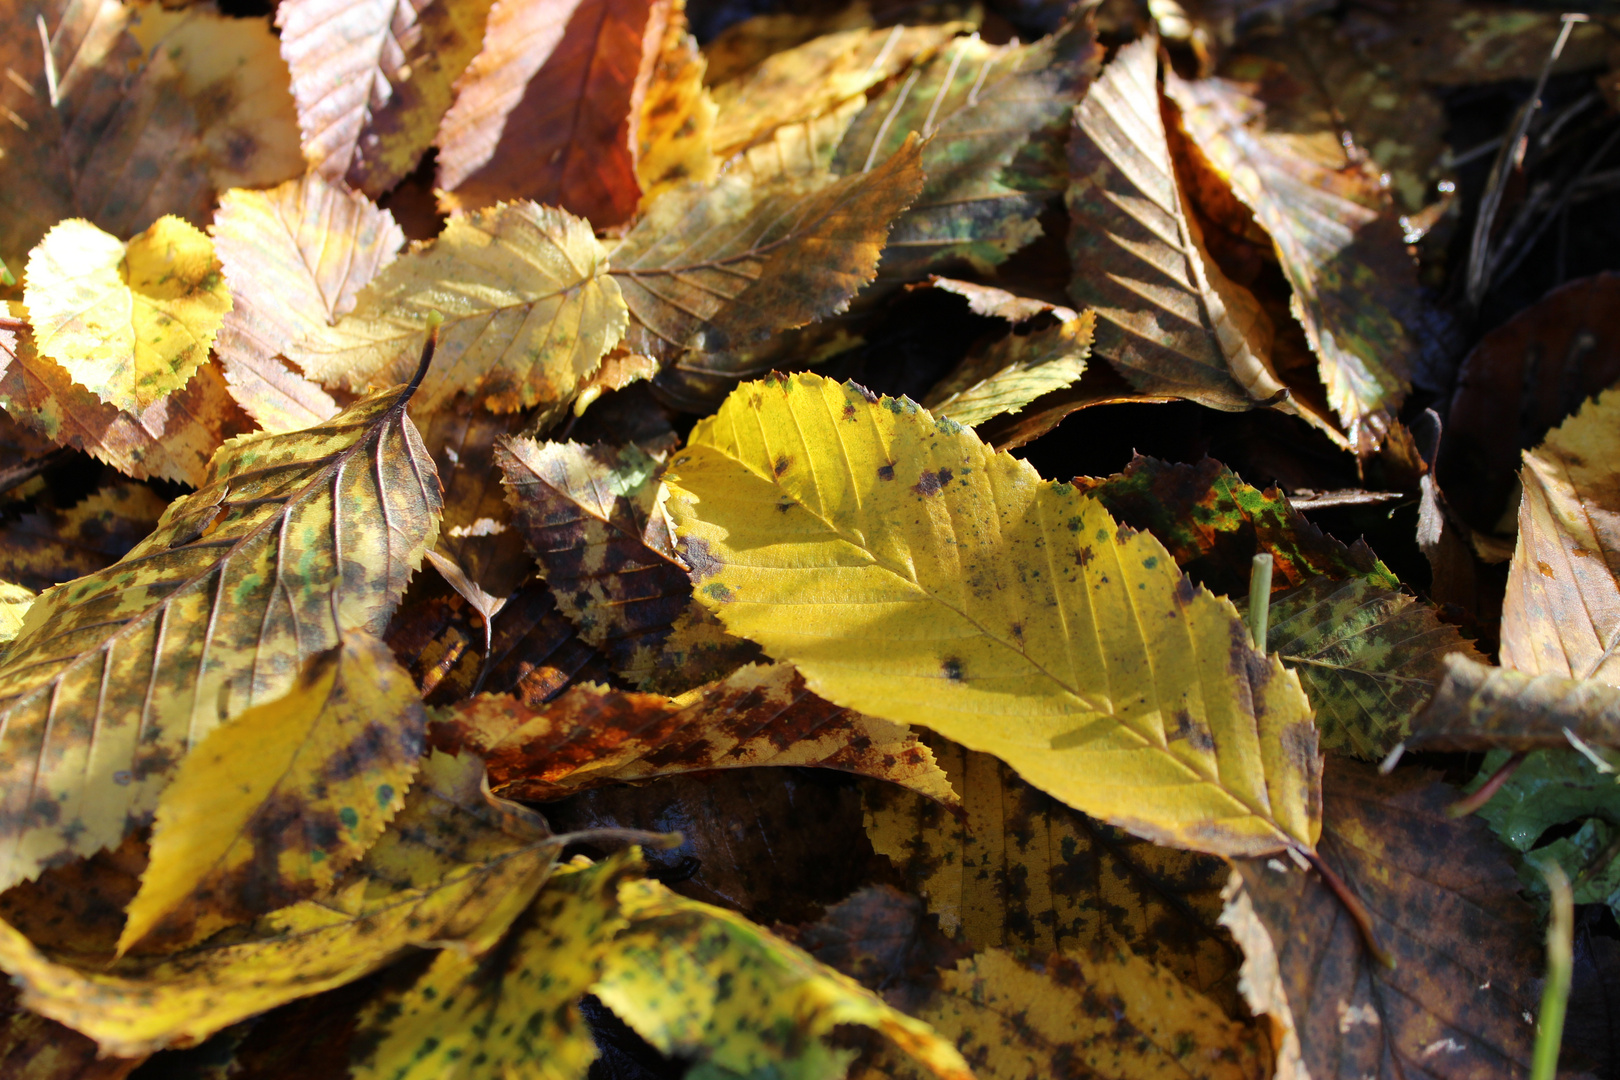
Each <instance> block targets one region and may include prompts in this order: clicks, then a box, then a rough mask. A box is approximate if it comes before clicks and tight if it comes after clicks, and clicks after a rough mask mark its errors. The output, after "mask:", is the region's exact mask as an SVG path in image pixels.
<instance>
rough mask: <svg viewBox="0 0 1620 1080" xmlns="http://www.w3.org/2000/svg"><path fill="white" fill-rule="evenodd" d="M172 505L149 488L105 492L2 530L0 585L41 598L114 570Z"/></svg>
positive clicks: (123, 487) (130, 485)
mask: <svg viewBox="0 0 1620 1080" xmlns="http://www.w3.org/2000/svg"><path fill="white" fill-rule="evenodd" d="M167 505H168V503H167V502H166V501H165V500H163V499H162V498H160V497H159V496H158V494H157V493H156V492H155V491H153V490H152V489H151V488H149V487H147V486H146V485H145V484H134V483H124V484H115V485H113V486H111V487H106V488H102V489H101V490H99V491H96V492H93V493H92V494H91V495H89V496H88V497H87V498H85V499H84V500H82V501H80V502H78V503H75V504H74V505H72V506H70V507H68V508H67V509H66V510H42V511H40V512H38V513H31V514H24V515H22V516H21V517H19V518H18V519H17V520H15V521H12V522H9V523H8V524H6V525H3V526H0V580H5V581H15V582H17V583H18V584H20V585H25V586H27V587H28V588H30V589H33V590H34V591H35V592H42V591H43V590H45V589H48V588H50V587H51V586H52V585H58V584H60V583H62V582H64V581H69V580H71V579H73V578H76V577H81V576H83V575H85V574H90V573H94V572H95V571H97V570H100V569H101V568H102V567H104V566H110V565H111V564H113V563H115V562H117V561H118V560H119V559H121V558H122V557H123V556H124V554H125V553H126V552H127V551H129V549H130V548H132V547H134V546H135V545H136V544H137V543H139V542H140V541H141V540H142V539H143V538H144V537H145V536H146V534H147V533H149V532H151V531H152V528H153V527H154V526H155V525H157V523H158V519H159V518H160V517H162V516H163V508H164V507H165V506H167Z"/></svg>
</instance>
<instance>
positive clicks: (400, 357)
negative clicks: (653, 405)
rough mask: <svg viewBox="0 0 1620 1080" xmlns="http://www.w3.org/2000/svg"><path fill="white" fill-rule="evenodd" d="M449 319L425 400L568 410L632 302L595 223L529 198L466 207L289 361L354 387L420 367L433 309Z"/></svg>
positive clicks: (425, 405)
mask: <svg viewBox="0 0 1620 1080" xmlns="http://www.w3.org/2000/svg"><path fill="white" fill-rule="evenodd" d="M430 311H438V312H440V313H442V314H443V316H444V326H443V327H442V328H441V329H440V331H439V347H438V358H437V359H436V360H435V361H434V364H433V369H432V370H431V371H429V372H428V375H427V377H426V378H425V379H424V380H423V381H422V388H421V390H420V391H419V393H418V395H417V397H416V399H415V403H416V407H417V408H418V409H419V410H422V411H424V412H427V411H433V410H436V409H438V408H440V407H441V406H443V405H445V404H446V403H448V402H449V400H450V399H451V398H452V397H454V396H455V395H456V394H457V393H464V394H467V395H469V396H471V397H472V398H473V399H474V400H475V401H476V402H478V403H479V404H480V405H483V406H485V407H487V408H489V409H491V410H493V411H495V412H513V411H515V410H517V409H523V408H529V407H531V406H534V405H540V404H544V405H547V406H551V407H560V406H562V405H564V404H566V403H567V402H568V401H570V400H571V399H572V398H573V394H574V390H575V388H576V387H577V386H578V385H579V382H580V380H582V379H584V378H585V377H586V376H588V375H590V374H591V373H592V372H593V371H595V370H596V366H597V364H598V363H599V362H600V361H601V359H602V356H603V355H604V354H605V353H606V352H607V351H608V350H609V349H611V348H612V347H613V346H614V345H616V344H618V342H619V339H620V337H622V336H623V334H624V329H625V314H624V302H623V301H622V300H621V299H620V297H619V285H618V282H617V281H616V280H615V279H614V278H612V277H610V276H609V275H608V273H607V251H606V249H605V248H603V247H602V245H601V243H600V242H598V241H597V239H596V237H594V236H593V235H591V230H590V226H589V224H588V223H586V222H584V221H582V220H580V219H579V218H576V217H572V216H570V215H569V214H567V213H564V212H563V211H561V210H557V209H554V208H552V207H546V206H537V205H535V204H534V203H531V202H523V203H511V204H507V203H501V204H499V205H497V206H494V207H492V208H490V209H488V210H481V211H477V212H474V213H470V214H458V215H456V216H455V217H453V218H451V219H450V223H449V224H448V225H446V226H445V228H444V232H443V233H441V234H440V235H439V237H438V239H436V240H433V241H431V242H429V243H427V244H425V245H422V246H419V247H417V248H415V249H413V250H411V251H409V252H407V253H406V254H405V255H403V256H401V257H400V258H398V259H396V260H395V261H394V262H392V263H389V264H388V265H387V266H386V267H384V268H383V269H382V271H381V272H380V273H379V274H378V275H377V276H376V277H375V278H373V279H372V281H371V283H370V284H369V285H367V286H366V287H365V288H364V289H363V290H361V292H360V296H359V298H358V300H357V301H356V306H355V310H354V311H353V312H352V313H351V314H349V315H347V316H345V317H344V318H343V319H342V321H340V322H339V323H338V324H337V325H335V326H330V327H320V328H317V329H315V330H313V331H312V332H311V333H309V334H308V335H307V336H305V337H304V338H303V339H302V340H301V341H299V342H298V343H296V344H294V345H293V346H292V347H291V348H289V349H288V351H287V357H288V359H290V360H292V361H293V362H294V363H296V364H298V365H299V366H300V367H302V368H303V369H304V371H305V373H306V374H308V375H309V376H310V377H312V378H314V379H318V380H320V381H322V382H341V383H343V384H345V385H347V386H348V387H349V388H350V389H352V390H361V389H364V388H366V387H367V386H370V385H373V384H377V385H386V384H388V383H390V382H395V381H398V380H399V379H402V378H404V377H405V376H407V375H408V374H409V373H410V368H411V365H413V364H414V363H415V357H416V356H417V354H418V353H420V352H421V349H422V345H423V343H424V342H425V341H426V340H427V322H426V320H427V316H428V313H429V312H430Z"/></svg>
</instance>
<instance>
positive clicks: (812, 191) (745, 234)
mask: <svg viewBox="0 0 1620 1080" xmlns="http://www.w3.org/2000/svg"><path fill="white" fill-rule="evenodd" d="M920 160H921V150H920V146H919V144H918V143H917V141H916V140H908V141H907V142H906V144H905V145H904V147H902V148H901V149H900V150H899V151H898V152H896V153H895V154H894V156H893V157H891V158H889V159H888V160H887V161H885V162H883V163H882V164H881V165H880V166H879V167H878V168H876V169H873V170H872V171H871V172H869V173H862V174H859V175H856V176H848V177H844V178H842V179H836V178H834V177H832V176H831V175H830V174H827V173H824V172H822V173H812V174H806V175H798V176H794V177H791V178H786V179H782V180H779V181H776V182H774V183H771V184H767V185H765V186H764V187H755V186H753V185H752V184H750V183H748V182H747V181H745V180H744V179H742V178H740V177H733V176H730V175H726V176H722V177H721V178H720V179H719V180H718V181H717V182H716V183H714V184H713V185H710V186H708V187H704V186H702V185H697V184H693V185H689V186H687V187H685V188H682V189H679V190H677V191H672V192H670V193H668V194H666V195H665V196H664V197H663V198H661V199H659V200H658V201H657V202H656V203H655V204H654V205H653V206H652V207H650V208H649V210H648V213H647V215H646V216H645V217H643V218H642V219H641V221H640V222H638V223H637V225H636V227H635V228H634V229H632V230H631V231H630V234H629V235H628V236H626V237H625V238H624V241H623V243H621V244H620V245H619V246H618V247H616V248H614V249H613V253H612V258H613V268H612V271H611V273H612V275H613V278H614V280H615V281H617V282H618V285H619V287H620V288H621V289H622V290H623V291H624V302H625V304H626V305H628V307H629V308H630V318H631V325H630V330H629V332H628V334H627V335H626V342H625V343H626V344H627V345H628V346H629V348H630V349H631V350H632V351H635V352H638V353H643V354H645V355H648V356H654V357H657V358H659V359H661V360H668V359H671V358H673V357H675V356H677V355H678V354H679V353H681V352H682V351H684V350H687V349H692V350H698V351H703V352H717V351H722V350H726V349H733V348H739V347H742V346H745V345H750V344H753V343H756V342H759V341H762V340H764V339H765V338H766V337H768V336H769V335H770V334H773V333H775V332H777V331H780V330H787V329H791V328H793V327H796V326H803V325H805V324H806V323H810V322H814V321H815V320H817V319H820V318H824V317H825V316H827V315H831V314H833V313H835V312H839V311H842V310H844V308H845V307H846V306H847V305H848V304H849V301H850V298H851V297H853V296H854V295H855V294H856V293H857V292H859V291H860V290H861V288H863V287H864V286H866V285H867V284H868V283H870V282H871V280H872V277H873V275H874V274H875V273H876V272H877V263H878V256H879V255H880V254H881V252H882V251H883V245H884V243H885V241H886V239H887V237H888V235H889V226H890V224H891V223H892V222H893V221H894V219H895V218H896V217H897V216H898V215H899V214H900V212H901V211H902V210H904V209H905V208H906V207H907V206H908V205H910V203H911V201H912V199H914V198H915V197H916V195H917V192H918V191H919V190H920V189H921V187H922V184H923V172H922V169H921V167H920ZM660 383H661V384H662V383H663V379H660ZM679 385H680V384H678V383H677V384H676V386H677V387H679Z"/></svg>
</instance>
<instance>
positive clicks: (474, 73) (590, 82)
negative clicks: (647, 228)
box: [434, 0, 669, 228]
mask: <svg viewBox="0 0 1620 1080" xmlns="http://www.w3.org/2000/svg"><path fill="white" fill-rule="evenodd" d="M668 19H669V0H564V2H562V3H549V4H547V3H532V2H525V0H495V3H494V4H493V5H492V6H491V7H490V9H489V23H488V26H487V28H486V29H485V30H484V44H483V48H482V49H481V50H480V51H479V53H478V55H477V56H475V57H473V59H472V62H471V63H470V64H468V65H467V69H466V71H464V72H463V73H462V75H461V77H460V79H458V80H457V82H456V102H455V104H454V105H452V106H451V107H450V110H449V111H448V112H447V113H445V115H444V121H443V122H442V123H441V124H440V126H439V133H438V135H437V136H436V137H435V139H434V145H435V146H437V147H438V148H439V171H438V182H437V184H436V185H435V186H436V187H437V188H439V189H441V190H443V191H444V192H446V193H447V194H446V195H445V196H443V200H444V201H445V202H446V203H447V204H448V208H457V209H462V210H477V209H479V208H480V207H485V206H489V205H491V204H493V203H497V202H500V201H501V200H507V199H533V200H535V201H536V202H542V203H549V204H552V205H555V206H560V207H562V208H563V209H564V210H566V211H568V212H569V213H571V214H578V215H579V216H581V217H586V218H589V219H590V220H591V222H592V223H593V224H594V225H596V226H597V227H598V228H605V227H607V226H609V225H618V224H620V223H621V222H623V221H624V220H625V219H626V218H628V217H629V216H630V215H631V214H632V213H633V212H634V211H635V208H636V202H637V200H638V199H639V198H640V196H641V191H640V188H639V187H638V185H637V183H636V174H635V161H634V158H633V156H632V149H633V144H634V140H635V129H634V124H633V118H634V117H635V116H636V113H637V109H638V107H639V105H640V99H641V97H642V96H643V95H644V94H645V92H646V86H647V81H648V80H649V79H650V78H651V76H652V66H653V61H654V60H655V59H656V57H657V54H658V46H659V44H660V42H661V41H662V40H663V34H664V26H665V25H666V23H667V21H668Z"/></svg>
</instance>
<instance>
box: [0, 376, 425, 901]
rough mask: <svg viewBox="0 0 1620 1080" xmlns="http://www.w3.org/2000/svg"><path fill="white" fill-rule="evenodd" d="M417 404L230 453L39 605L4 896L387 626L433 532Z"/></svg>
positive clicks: (21, 673)
mask: <svg viewBox="0 0 1620 1080" xmlns="http://www.w3.org/2000/svg"><path fill="white" fill-rule="evenodd" d="M408 396H409V395H408V393H401V392H400V391H399V390H388V391H384V392H381V393H379V394H375V395H373V396H371V397H369V398H366V399H364V400H362V401H360V402H357V403H356V404H355V405H354V406H352V407H351V408H349V409H348V410H346V411H345V412H343V413H341V414H339V415H338V416H337V417H334V418H333V419H332V420H331V421H330V422H328V424H327V425H325V426H322V427H316V428H311V429H309V430H307V431H303V432H295V433H292V434H287V435H270V434H264V435H256V436H248V437H244V438H238V439H235V440H233V441H232V442H230V443H228V444H227V445H226V446H224V447H222V448H221V449H220V451H219V452H218V453H217V454H215V456H214V459H213V461H212V462H211V463H210V465H209V473H208V476H207V477H206V478H205V483H204V485H203V486H202V487H201V489H200V490H198V491H197V492H196V493H194V494H192V495H187V496H184V497H182V498H180V499H177V500H175V501H174V502H173V503H172V504H170V506H169V508H168V510H167V511H165V513H164V516H163V519H162V520H161V521H160V522H159V524H158V527H157V529H156V531H154V532H153V533H152V535H151V536H149V537H147V538H146V539H145V540H143V541H142V542H141V543H140V544H138V545H137V546H136V547H135V548H134V549H132V550H131V551H130V552H129V554H127V555H126V556H125V557H124V558H123V559H122V560H120V561H119V562H117V563H115V564H113V565H112V566H110V567H108V568H107V569H105V570H101V571H98V572H96V573H94V574H90V575H87V576H85V577H82V578H79V579H77V580H76V581H74V582H72V583H70V584H68V585H64V586H62V587H60V588H57V589H53V590H51V591H50V592H49V593H47V594H46V595H45V596H44V597H42V598H41V599H40V600H39V601H37V602H36V603H35V604H34V606H33V607H32V608H31V609H30V611H29V616H28V621H27V624H26V625H25V627H24V629H23V632H22V633H21V634H20V635H19V636H18V638H17V640H16V641H15V642H13V643H12V645H11V647H10V649H9V650H7V652H6V654H5V658H4V660H3V661H0V721H3V723H4V728H3V730H4V740H3V744H4V746H5V748H6V754H5V761H6V771H5V774H6V776H7V777H8V779H7V780H6V781H5V797H4V805H5V815H4V826H5V827H4V829H3V830H0V852H3V853H4V868H3V869H0V882H3V883H4V884H5V885H11V884H14V883H16V882H18V881H23V880H27V879H29V878H31V877H33V876H35V875H36V874H38V873H39V871H40V870H41V869H43V868H44V867H45V866H47V865H50V864H51V863H53V862H55V861H57V860H59V859H60V858H62V857H64V856H66V855H68V854H70V853H72V854H79V855H88V854H90V853H92V852H94V851H96V850H97V849H98V848H101V847H103V846H106V845H109V844H116V843H117V842H118V841H119V840H120V839H122V838H123V836H124V834H125V833H126V832H127V831H128V830H130V829H131V828H133V827H137V826H139V825H140V824H141V823H142V822H143V821H144V820H148V819H149V817H150V815H151V813H152V811H153V810H154V809H155V807H156V803H157V798H158V795H159V793H160V792H161V790H162V788H163V787H164V785H165V784H166V783H167V782H168V781H169V780H170V778H171V777H172V775H173V773H174V770H175V768H176V766H178V765H179V763H180V760H181V758H183V757H184V755H185V754H186V753H187V752H188V751H189V750H191V749H192V748H193V747H194V746H195V745H196V744H197V742H198V741H199V740H201V739H202V738H203V737H204V736H205V735H207V734H208V733H209V732H210V731H212V730H213V729H214V728H215V727H217V726H218V725H219V724H220V723H222V722H223V721H225V720H228V719H230V718H231V717H233V716H237V715H240V714H241V713H242V712H244V711H246V710H247V709H249V708H251V707H252V706H253V705H255V704H259V703H261V702H264V701H266V700H268V699H272V698H276V697H280V696H281V695H282V694H284V693H285V692H286V691H287V690H288V689H289V688H290V687H291V686H292V685H293V683H294V680H295V679H296V677H297V673H298V670H299V668H300V666H301V662H302V661H303V660H304V658H306V657H308V656H310V655H312V654H314V653H316V652H319V651H321V650H323V649H327V648H330V647H331V646H332V645H334V644H336V642H337V641H338V639H339V638H340V637H341V636H342V634H343V633H344V632H345V631H353V630H361V629H364V630H366V631H368V632H371V633H380V632H381V631H382V629H383V627H384V626H385V625H386V624H387V621H388V616H389V615H390V614H391V613H392V611H393V607H394V604H395V602H396V601H397V598H398V596H399V594H400V592H402V591H403V590H404V587H405V582H406V580H407V579H408V577H409V575H410V574H411V572H412V571H413V570H414V568H415V567H416V565H417V564H418V563H419V561H420V559H421V557H422V552H423V551H424V550H425V549H426V548H427V547H428V545H429V544H431V542H432V538H433V533H434V532H435V531H436V529H437V527H438V511H439V493H438V483H437V478H436V477H434V475H433V465H432V462H431V460H429V459H428V458H427V457H426V455H425V454H423V453H422V452H421V448H420V445H419V443H418V441H417V439H416V437H415V432H414V430H413V429H412V428H411V426H410V423H409V420H408V419H407V418H406V417H405V415H404V412H405V401H406V399H407V397H408ZM352 462H359V463H363V465H351V463H352Z"/></svg>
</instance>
